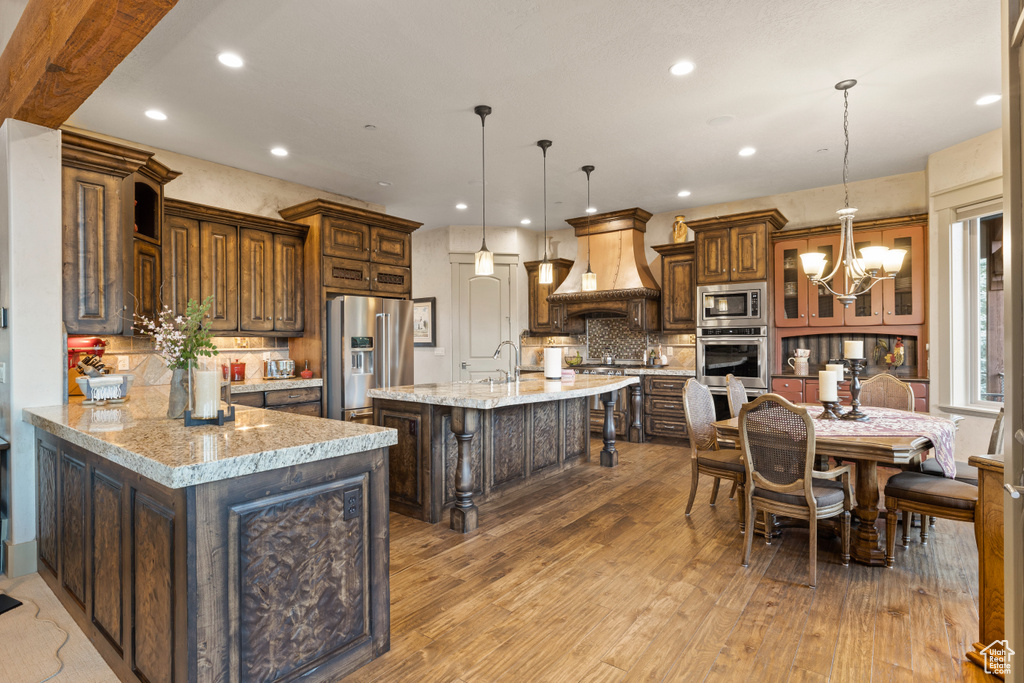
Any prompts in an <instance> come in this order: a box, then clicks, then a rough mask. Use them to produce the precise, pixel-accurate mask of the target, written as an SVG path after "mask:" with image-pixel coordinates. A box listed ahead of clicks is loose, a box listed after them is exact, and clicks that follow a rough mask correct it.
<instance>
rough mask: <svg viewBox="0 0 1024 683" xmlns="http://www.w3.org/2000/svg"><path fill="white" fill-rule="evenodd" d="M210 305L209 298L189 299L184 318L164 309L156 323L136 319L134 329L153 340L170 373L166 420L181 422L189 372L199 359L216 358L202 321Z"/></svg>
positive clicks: (141, 318)
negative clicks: (200, 301)
mask: <svg viewBox="0 0 1024 683" xmlns="http://www.w3.org/2000/svg"><path fill="white" fill-rule="evenodd" d="M212 303H213V297H212V296H208V297H206V299H204V300H203V302H202V303H198V302H197V301H196V300H195V299H189V300H188V304H187V305H186V306H185V315H179V316H175V315H174V312H173V311H171V309H169V308H167V307H164V309H163V310H162V311H160V315H159V316H157V318H156V319H155V320H150V319H149V318H145V317H142V316H137V317H136V321H135V329H136V330H138V331H139V332H140V333H142V334H148V335H150V336H151V337H153V343H154V345H155V347H156V352H157V353H158V354H159V355H160V356H161V357H162V358H163V359H164V362H165V363H167V367H168V368H169V369H170V370H171V393H170V397H169V398H168V403H167V417H169V418H171V419H174V420H176V419H180V418H182V417H184V415H185V408H187V407H188V372H189V368H190V367H191V366H192V365H193V364H194V363H195V362H196V360H197V359H199V358H200V357H204V356H205V357H211V356H216V355H217V347H216V346H214V344H213V334H212V333H211V332H210V325H209V323H207V322H204V319H205V318H206V314H207V313H208V312H209V310H210V306H211V305H212Z"/></svg>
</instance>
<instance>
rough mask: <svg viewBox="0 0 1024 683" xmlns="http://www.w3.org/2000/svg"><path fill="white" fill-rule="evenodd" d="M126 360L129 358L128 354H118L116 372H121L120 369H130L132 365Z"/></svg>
mask: <svg viewBox="0 0 1024 683" xmlns="http://www.w3.org/2000/svg"><path fill="white" fill-rule="evenodd" d="M128 360H129V359H128V356H118V357H117V370H118V372H121V371H122V370H131V369H132V366H131V364H130V363H129V362H128Z"/></svg>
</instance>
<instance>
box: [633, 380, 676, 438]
mask: <svg viewBox="0 0 1024 683" xmlns="http://www.w3.org/2000/svg"><path fill="white" fill-rule="evenodd" d="M686 379H687V378H686V377H682V376H675V375H647V376H646V377H644V378H643V388H644V432H645V433H646V434H647V436H667V437H670V438H674V439H682V438H685V437H686V435H687V431H686V414H685V413H684V411H683V386H684V385H685V384H686Z"/></svg>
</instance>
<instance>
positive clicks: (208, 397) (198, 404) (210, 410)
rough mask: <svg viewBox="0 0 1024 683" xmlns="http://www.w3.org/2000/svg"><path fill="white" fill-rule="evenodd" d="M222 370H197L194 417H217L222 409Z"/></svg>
mask: <svg viewBox="0 0 1024 683" xmlns="http://www.w3.org/2000/svg"><path fill="white" fill-rule="evenodd" d="M219 375H220V370H219V369H217V370H196V374H195V387H194V388H195V392H196V400H195V406H194V408H193V410H192V413H193V417H201V418H210V417H217V408H219V407H220V377H219Z"/></svg>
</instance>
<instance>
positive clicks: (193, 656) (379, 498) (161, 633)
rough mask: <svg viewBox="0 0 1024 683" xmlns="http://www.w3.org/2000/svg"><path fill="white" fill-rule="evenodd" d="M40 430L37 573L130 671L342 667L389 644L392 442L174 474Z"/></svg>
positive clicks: (330, 675)
mask: <svg viewBox="0 0 1024 683" xmlns="http://www.w3.org/2000/svg"><path fill="white" fill-rule="evenodd" d="M36 433H37V446H36V458H37V465H38V474H37V493H38V506H39V539H40V540H39V551H38V552H39V560H38V570H39V574H40V575H41V576H42V577H43V579H44V581H45V582H46V583H47V585H48V586H49V588H50V589H51V590H52V591H53V593H54V594H55V595H56V596H57V597H58V598H59V599H60V601H61V603H62V604H63V606H64V607H65V608H66V609H67V610H68V612H69V613H70V614H71V616H72V617H73V618H74V619H75V621H76V623H77V624H78V625H79V627H81V629H82V630H83V631H84V632H85V633H86V635H87V636H88V637H89V639H90V640H91V641H92V643H93V644H94V645H95V647H96V649H97V650H98V651H99V652H100V654H101V655H102V656H103V658H104V660H106V662H107V664H108V665H109V666H110V667H111V669H113V671H114V673H115V674H116V675H117V676H118V678H120V679H121V680H122V681H132V682H134V681H147V682H152V683H155V682H165V681H166V682H168V683H172V682H176V681H224V680H234V681H250V680H291V679H293V678H296V677H302V679H303V680H316V681H321V680H336V679H337V678H339V677H341V676H344V675H345V674H347V673H349V672H351V671H354V670H355V669H356V668H358V667H360V666H362V665H363V664H365V663H367V662H368V661H370V660H371V659H373V658H375V657H377V656H379V655H381V654H383V653H384V652H386V651H387V650H388V649H389V647H390V635H389V634H390V595H389V578H388V562H389V557H388V552H389V551H388V542H389V539H388V536H389V534H388V529H389V526H388V494H387V475H386V472H385V469H384V467H385V462H386V460H387V451H386V449H375V450H370V451H365V452H362V453H355V454H351V455H344V456H340V457H336V458H330V459H327V460H320V461H315V462H311V463H307V464H304V465H297V466H292V467H287V468H281V469H277V470H270V471H267V472H262V473H257V474H249V475H242V476H238V477H234V478H231V479H224V480H221V481H215V482H211V483H208V484H200V485H198V486H192V487H188V488H183V489H169V488H165V487H164V486H161V485H160V484H157V483H155V482H153V481H151V480H149V479H147V478H145V477H143V476H141V475H139V474H136V473H135V472H132V471H129V470H127V469H125V468H123V467H120V466H119V465H116V464H114V463H113V462H111V461H109V460H107V459H106V458H103V457H101V456H99V455H96V454H94V453H90V452H88V451H85V450H83V449H81V448H79V447H77V446H74V445H72V444H70V443H68V442H66V441H63V440H61V439H59V438H57V437H55V436H52V435H50V434H48V433H46V432H44V431H42V430H37V432H36Z"/></svg>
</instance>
